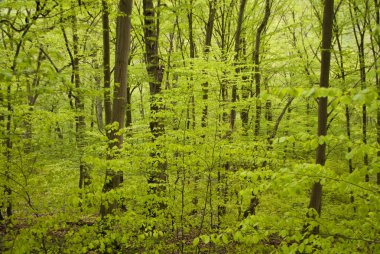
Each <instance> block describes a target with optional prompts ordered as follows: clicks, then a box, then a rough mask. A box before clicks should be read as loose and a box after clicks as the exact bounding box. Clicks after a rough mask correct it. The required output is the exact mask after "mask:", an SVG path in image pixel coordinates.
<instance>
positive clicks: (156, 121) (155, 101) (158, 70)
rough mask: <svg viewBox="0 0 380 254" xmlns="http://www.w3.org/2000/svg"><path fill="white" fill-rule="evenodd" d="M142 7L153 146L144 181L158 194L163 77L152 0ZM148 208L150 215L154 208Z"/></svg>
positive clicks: (162, 171)
mask: <svg viewBox="0 0 380 254" xmlns="http://www.w3.org/2000/svg"><path fill="white" fill-rule="evenodd" d="M143 9H144V40H145V57H146V60H145V61H146V69H147V72H148V74H149V91H150V96H151V99H150V112H151V119H150V122H149V127H150V132H151V133H152V137H153V138H152V141H153V142H154V143H155V148H154V150H153V151H152V153H151V157H152V158H153V159H154V162H153V168H152V170H151V171H150V172H149V178H148V184H149V191H150V192H151V193H154V194H156V195H158V196H162V195H163V194H164V192H165V190H166V185H165V184H166V182H167V174H166V161H165V158H164V157H163V155H162V154H161V151H160V150H161V147H160V144H159V142H156V141H157V139H158V138H159V137H161V136H162V135H163V134H164V133H165V128H164V124H163V121H162V119H161V117H159V116H158V114H159V113H160V112H161V111H162V110H163V108H162V106H161V105H160V102H161V99H160V98H159V96H160V93H161V83H162V79H163V66H160V63H159V57H158V38H159V23H158V20H157V17H156V16H155V9H154V5H153V1H152V0H143ZM155 205H157V207H151V209H153V210H154V208H158V209H162V208H164V206H165V204H164V203H163V202H157V203H156V204H155ZM153 210H151V213H152V215H154V214H155V212H154V211H153Z"/></svg>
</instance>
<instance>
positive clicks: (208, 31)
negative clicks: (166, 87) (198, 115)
mask: <svg viewBox="0 0 380 254" xmlns="http://www.w3.org/2000/svg"><path fill="white" fill-rule="evenodd" d="M216 2H217V0H210V1H209V4H208V6H209V15H208V20H207V24H206V40H205V48H204V57H205V59H206V60H207V58H208V53H209V52H210V47H211V39H212V32H213V30H214V21H215V14H216ZM208 87H209V83H208V82H205V83H203V84H202V92H203V95H202V99H203V100H204V103H205V106H204V107H203V110H202V121H201V126H202V127H206V126H207V116H208V106H207V100H208Z"/></svg>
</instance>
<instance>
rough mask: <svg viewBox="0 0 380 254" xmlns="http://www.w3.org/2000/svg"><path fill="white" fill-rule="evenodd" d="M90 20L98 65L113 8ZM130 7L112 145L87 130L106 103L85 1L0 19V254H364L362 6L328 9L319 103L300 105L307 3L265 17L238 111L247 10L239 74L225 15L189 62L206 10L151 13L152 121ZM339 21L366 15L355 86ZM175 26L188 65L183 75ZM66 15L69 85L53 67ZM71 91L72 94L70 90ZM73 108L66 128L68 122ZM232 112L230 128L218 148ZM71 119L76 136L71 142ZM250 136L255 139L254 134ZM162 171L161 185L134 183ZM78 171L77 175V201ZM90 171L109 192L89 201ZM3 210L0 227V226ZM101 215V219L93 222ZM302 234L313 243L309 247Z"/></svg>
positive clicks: (370, 130)
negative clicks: (326, 63)
mask: <svg viewBox="0 0 380 254" xmlns="http://www.w3.org/2000/svg"><path fill="white" fill-rule="evenodd" d="M106 2H107V3H108V4H109V7H110V13H109V14H110V21H111V22H110V25H111V30H110V33H111V52H114V50H115V45H114V37H115V36H116V33H115V30H116V27H115V22H114V21H115V20H116V17H117V15H118V13H117V11H116V10H117V2H118V1H106ZM134 2H135V5H134V7H133V8H134V9H133V15H132V24H133V31H132V50H131V51H132V52H131V59H130V65H129V67H128V85H129V92H130V95H131V98H130V99H131V115H132V125H131V126H128V127H126V128H123V129H119V126H118V123H116V122H113V123H111V124H109V125H105V124H104V118H105V114H104V108H103V107H104V92H110V94H111V98H112V97H113V95H112V94H113V88H114V85H112V86H111V88H110V89H108V88H103V83H102V82H103V72H102V71H103V70H102V69H103V67H102V57H103V56H102V54H103V53H102V47H103V46H102V39H101V37H102V32H103V31H102V26H101V23H102V22H101V20H100V17H101V15H100V13H101V4H100V1H93V0H82V1H63V0H59V1H16V0H4V1H0V13H1V15H0V16H1V18H0V30H1V33H0V37H1V46H0V56H1V57H0V59H1V60H0V67H1V68H0V88H1V90H0V141H1V146H0V153H1V154H0V186H1V187H0V192H1V193H2V195H0V211H1V215H2V217H3V218H4V219H3V220H0V230H1V232H0V252H2V253H3V252H4V253H206V252H207V253H378V252H380V239H379V234H380V225H379V223H378V222H379V221H380V198H379V185H377V182H376V180H377V177H378V176H377V175H378V174H379V173H380V160H379V158H378V154H379V143H378V142H379V139H378V138H379V133H378V131H379V128H380V127H379V123H378V120H379V119H378V112H379V99H380V98H379V84H378V82H379V81H378V74H379V71H378V70H375V67H376V66H377V62H376V59H377V58H378V57H379V53H378V48H377V47H378V45H377V44H378V34H379V24H375V23H374V22H375V14H376V13H375V11H376V9H375V6H374V3H373V2H372V1H369V5H368V9H365V8H364V6H362V4H363V3H362V2H361V1H351V0H350V1H348V2H346V1H343V2H342V3H341V5H340V6H339V10H338V12H337V16H336V20H335V23H334V29H335V30H334V33H337V34H336V35H334V36H336V37H335V39H334V50H333V52H332V53H333V54H332V61H331V68H332V71H331V73H330V76H331V79H332V81H331V87H330V88H318V84H319V68H320V67H319V66H320V61H319V53H320V52H319V44H320V37H321V25H320V18H321V15H322V2H321V1H316V0H313V1H304V2H302V3H301V2H300V1H290V0H286V1H285V0H281V1H273V3H272V10H271V17H270V20H269V23H268V27H267V28H266V29H265V32H264V33H263V34H262V38H261V47H260V66H259V67H260V77H261V92H260V94H259V95H258V96H256V95H257V94H256V89H255V85H256V80H255V74H257V73H256V70H255V67H257V66H255V64H254V62H253V60H252V59H253V53H254V49H255V43H256V36H255V34H256V32H257V28H258V26H259V25H260V22H261V20H262V15H263V13H264V12H263V10H264V3H265V1H253V0H252V1H251V0H249V1H248V2H247V6H250V7H249V8H247V9H246V16H245V19H244V23H243V33H242V38H243V39H242V45H241V47H242V49H241V56H239V58H237V57H236V56H235V51H234V50H233V49H234V46H235V45H234V43H235V41H234V36H235V35H234V31H235V27H236V25H237V20H238V7H239V2H238V1H235V0H228V1H222V0H217V1H215V3H216V9H217V14H216V17H215V24H214V31H213V33H212V34H213V38H212V45H211V47H210V52H209V53H207V54H206V53H205V49H204V47H205V45H204V41H205V38H204V37H205V33H204V32H205V31H204V29H205V22H207V20H208V15H209V10H208V8H209V3H211V2H212V1H206V0H199V1H192V2H191V1H190V0H186V1H178V0H175V1H161V2H162V3H161V6H159V7H156V8H155V11H156V12H155V13H156V14H157V13H158V12H160V22H159V23H160V29H159V30H160V36H159V59H160V60H159V61H160V64H162V65H163V66H164V67H165V69H164V71H163V82H162V92H161V93H160V94H158V95H156V97H155V98H154V99H155V100H156V101H157V102H158V103H157V106H158V107H159V108H160V109H162V110H160V111H158V112H152V111H151V101H152V100H153V98H152V97H151V96H150V92H149V89H150V88H149V84H148V82H149V81H152V79H151V77H149V76H148V74H147V71H146V66H145V61H146V60H145V57H146V56H145V44H144V40H145V39H147V38H144V33H143V28H144V25H143V18H144V17H143V14H142V8H143V7H142V1H137V0H135V1H134ZM164 2H165V3H164ZM79 3H81V5H80V6H79V5H78V4H79ZM191 3H192V4H191ZM354 3H355V4H356V5H358V8H359V10H363V11H362V12H360V13H359V14H360V15H359V14H358V15H359V16H358V17H357V18H358V19H360V18H363V17H362V16H361V15H364V12H365V11H368V16H367V20H368V21H366V22H368V23H366V22H364V21H363V20H362V19H360V20H359V21H360V22H364V23H360V24H365V26H366V27H365V28H366V29H368V31H371V33H370V32H368V33H366V34H365V37H364V46H365V50H364V61H365V66H366V68H367V69H366V72H365V75H366V80H365V82H364V81H363V80H362V79H361V76H360V75H361V74H360V68H359V64H358V63H359V54H358V52H357V45H356V41H355V35H354V31H353V29H352V26H353V21H355V20H354V19H350V18H349V17H350V8H352V7H353V6H352V5H353V4H354ZM37 5H39V7H37ZM336 7H337V6H336ZM362 7H363V8H362ZM37 8H43V9H42V10H37ZM305 10H311V11H305ZM352 10H353V9H352ZM352 10H351V11H352ZM190 11H191V12H192V13H193V24H192V26H193V28H192V31H191V32H192V36H193V38H194V42H195V57H194V58H190V57H189V52H190V48H189V47H190V41H189V40H190V31H189V24H188V22H189V12H190ZM45 14H46V15H45ZM74 14H75V15H76V16H77V20H78V31H77V33H78V37H79V40H78V43H79V45H78V46H79V73H74V72H73V70H72V62H71V59H70V54H71V55H72V53H73V43H74V42H73V31H72V23H71V22H72V15H74ZM318 15H319V16H318ZM370 27H371V29H372V30H370ZM64 34H65V36H66V39H65V38H64V37H65V36H64ZM337 38H340V43H342V44H341V46H338V42H337V40H338V39H337ZM65 40H67V41H65ZM376 43H377V44H376ZM18 45H19V46H18ZM339 47H341V48H339ZM114 57H115V56H114V53H112V54H111V63H112V64H111V69H112V68H113V67H114ZM342 61H343V62H342ZM342 68H343V72H344V75H345V76H343V74H342ZM377 68H378V66H377ZM74 74H79V76H80V81H81V82H80V87H76V85H75V83H74V82H73V75H74ZM376 82H377V83H376ZM111 84H113V81H112V80H111ZM234 86H236V89H237V95H238V97H237V101H236V102H232V95H231V92H232V88H233V87H234ZM206 90H207V99H205V92H206ZM78 96H81V98H82V103H83V104H84V109H83V110H80V109H79V108H78V107H77V105H76V102H77V101H76V99H77V98H78ZM322 97H328V102H329V105H328V112H329V120H328V125H329V129H328V134H327V135H326V136H320V137H317V135H316V134H315V133H316V130H317V114H318V113H317V104H318V101H319V99H320V98H322ZM289 99H291V100H292V101H291V103H290V104H289V105H288V107H286V106H285V105H286V104H287V102H288V101H289ZM258 106H260V110H261V113H258V110H257V109H258V108H259V107H258ZM363 106H365V109H366V113H367V119H366V120H365V121H366V123H367V125H366V136H365V137H366V138H365V141H364V136H363V132H364V131H363V119H362V117H363ZM206 107H207V117H206V118H205V119H206V120H205V122H204V123H203V122H202V121H203V120H204V114H205V109H206ZM232 110H235V111H236V112H237V118H236V124H235V128H234V129H233V130H232V129H231V126H230V122H229V121H230V113H231V111H232ZM244 110H247V111H248V113H249V117H248V123H247V126H244V124H243V121H242V111H244ZM260 114H261V116H260V118H258V117H257V116H258V115H260ZM280 116H281V117H280ZM347 116H348V117H349V119H348V118H347ZM80 117H84V119H85V120H84V124H85V127H84V129H83V130H81V129H80V128H78V125H77V124H78V123H79V121H78V119H79V118H80ZM152 119H158V120H159V122H160V124H162V125H163V126H164V134H163V135H161V136H159V137H154V136H153V135H152V132H151V130H150V128H149V124H150V123H151V121H152ZM348 120H349V122H350V126H349V128H350V129H349V131H350V133H349V134H350V135H348V133H347V131H348V129H347V128H348V127H347V122H348ZM257 121H260V130H259V135H255V134H254V133H255V125H256V122H257ZM115 130H117V132H116V134H117V135H122V136H123V138H124V144H123V146H122V147H121V148H120V149H119V148H117V147H115V146H113V144H115V140H109V137H108V136H107V134H109V133H111V131H115ZM324 144H325V145H326V147H327V148H326V154H327V162H326V165H324V166H321V165H316V164H315V150H316V148H317V147H318V145H324ZM366 157H368V163H367V162H366V161H365V160H364V158H366ZM163 165H164V166H163ZM349 165H352V172H350V167H349ZM163 167H164V169H165V171H164V173H165V176H167V180H166V181H164V182H155V183H151V182H149V181H150V180H151V176H152V175H160V173H162V168H163ZM80 168H81V169H86V172H88V173H89V175H90V178H89V179H87V180H88V184H85V187H83V188H82V189H80V188H79V187H78V182H79V172H80ZM107 171H108V172H112V173H122V174H123V182H122V183H121V185H120V187H119V188H113V189H111V190H110V191H108V192H104V191H103V186H104V182H105V180H107V179H106V172H107ZM109 176H110V175H109ZM367 176H368V178H369V181H366V180H365V179H366V177H367ZM110 178H111V177H108V180H110ZM165 179H166V178H165ZM315 182H320V183H321V184H322V186H323V200H322V212H321V215H320V216H318V214H317V212H316V211H315V210H312V209H308V204H309V196H310V187H311V186H312V184H313V183H315ZM153 189H155V190H162V192H160V191H156V192H154V191H152V190H153ZM9 190H11V191H9ZM3 194H4V195H3ZM10 204H12V212H13V214H12V215H9V214H7V207H9V205H10ZM101 204H103V205H104V206H105V207H106V208H110V207H112V206H114V204H117V207H116V209H114V210H113V213H111V214H109V215H107V216H106V217H105V218H101V216H100V214H99V208H100V205H101ZM252 209H253V210H254V212H252ZM316 226H318V227H319V229H320V232H319V234H312V233H311V232H310V231H311V230H312V229H313V228H315V227H316Z"/></svg>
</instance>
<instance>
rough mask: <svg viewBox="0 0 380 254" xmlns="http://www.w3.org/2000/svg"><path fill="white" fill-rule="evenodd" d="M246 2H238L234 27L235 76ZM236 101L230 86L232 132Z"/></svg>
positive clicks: (238, 68)
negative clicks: (236, 19) (235, 25)
mask: <svg viewBox="0 0 380 254" xmlns="http://www.w3.org/2000/svg"><path fill="white" fill-rule="evenodd" d="M246 3H247V1H246V0H241V1H240V7H239V15H238V22H237V27H236V35H235V65H236V68H235V71H236V73H237V74H239V73H240V71H241V68H240V67H239V60H240V51H241V38H240V37H241V31H242V26H243V19H244V10H245V5H246ZM236 99H237V85H236V83H235V84H233V85H232V91H231V102H232V110H231V113H230V128H231V130H234V128H235V120H236V109H235V105H234V104H235V102H236Z"/></svg>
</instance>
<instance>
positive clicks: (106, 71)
mask: <svg viewBox="0 0 380 254" xmlns="http://www.w3.org/2000/svg"><path fill="white" fill-rule="evenodd" d="M108 11H109V9H108V4H107V1H106V0H102V25H103V78H104V111H105V120H106V122H105V124H106V125H108V124H110V123H111V118H112V115H111V114H112V112H111V111H112V109H111V90H110V89H111V88H110V84H111V71H110V25H109V18H108ZM107 135H108V131H107Z"/></svg>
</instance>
